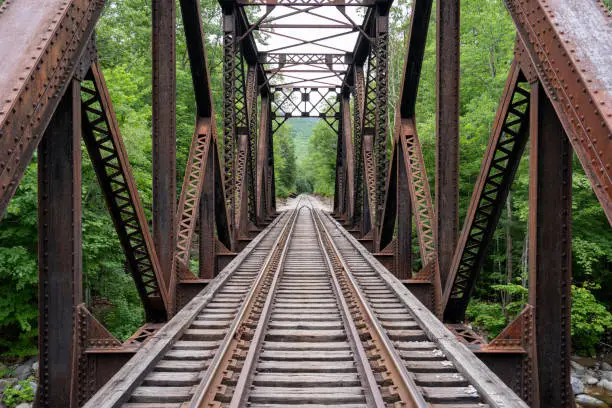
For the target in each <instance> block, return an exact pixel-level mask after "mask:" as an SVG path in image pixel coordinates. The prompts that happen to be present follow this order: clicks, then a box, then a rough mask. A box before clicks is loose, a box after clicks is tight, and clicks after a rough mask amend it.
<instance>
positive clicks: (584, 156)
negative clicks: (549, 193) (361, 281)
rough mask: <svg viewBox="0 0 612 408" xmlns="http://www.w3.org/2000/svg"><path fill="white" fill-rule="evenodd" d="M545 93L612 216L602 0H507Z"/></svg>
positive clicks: (611, 100) (611, 106) (607, 30)
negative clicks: (578, 0) (572, 0)
mask: <svg viewBox="0 0 612 408" xmlns="http://www.w3.org/2000/svg"><path fill="white" fill-rule="evenodd" d="M506 5H507V7H508V11H509V12H510V15H511V16H512V19H513V20H514V23H515V24H516V27H517V30H518V34H519V37H520V39H521V41H522V42H523V44H524V46H525V50H526V53H527V54H528V55H529V58H530V60H531V62H532V64H533V66H534V68H535V71H536V73H537V76H538V78H539V79H540V81H541V82H542V86H543V88H544V91H545V92H546V95H547V96H548V98H549V99H550V100H551V102H552V105H553V107H554V109H555V112H556V113H557V115H558V116H559V119H560V121H561V123H562V125H563V128H564V129H565V132H566V133H567V135H568V137H569V139H570V143H571V144H572V146H573V148H574V151H575V152H576V155H577V156H578V159H579V160H580V162H581V163H582V166H583V167H584V169H585V172H586V174H587V177H588V178H589V180H590V181H591V184H592V186H593V190H594V191H595V194H596V195H597V198H598V199H599V201H600V203H601V205H602V207H603V209H604V212H605V213H606V216H607V217H608V220H609V221H610V222H612V173H611V168H610V166H612V142H611V141H610V139H611V138H612V70H611V69H610V67H611V66H612V42H610V38H611V37H612V24H610V15H609V14H608V12H607V11H606V9H605V6H604V4H603V2H601V1H581V2H571V1H561V0H520V1H519V0H508V1H507V2H506Z"/></svg>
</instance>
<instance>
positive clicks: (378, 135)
mask: <svg viewBox="0 0 612 408" xmlns="http://www.w3.org/2000/svg"><path fill="white" fill-rule="evenodd" d="M388 23H389V22H388V16H387V15H386V14H383V11H382V10H381V9H380V8H378V7H377V8H375V9H374V23H373V24H372V27H371V30H372V31H371V32H370V35H371V36H372V43H371V46H370V52H369V56H368V59H367V73H366V82H365V95H364V105H363V106H364V108H363V121H362V123H363V124H362V130H361V133H362V137H363V139H364V169H365V182H366V185H367V192H368V206H369V211H370V214H369V218H370V223H371V225H372V231H373V232H374V236H373V238H374V248H375V249H379V245H380V242H379V238H378V234H379V232H380V225H381V223H382V213H383V210H384V199H385V184H386V180H387V173H388V163H387V87H388V39H389V38H388V37H389V33H388ZM368 139H372V140H371V142H370V141H369V140H368ZM370 143H371V150H370V148H369V146H370ZM364 232H365V231H364Z"/></svg>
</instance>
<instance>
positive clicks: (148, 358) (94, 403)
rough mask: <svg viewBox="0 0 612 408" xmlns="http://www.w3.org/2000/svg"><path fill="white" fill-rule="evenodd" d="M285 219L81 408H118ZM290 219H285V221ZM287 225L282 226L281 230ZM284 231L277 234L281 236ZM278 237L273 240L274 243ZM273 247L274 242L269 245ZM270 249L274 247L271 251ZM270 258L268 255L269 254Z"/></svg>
mask: <svg viewBox="0 0 612 408" xmlns="http://www.w3.org/2000/svg"><path fill="white" fill-rule="evenodd" d="M283 219H284V217H283V216H279V217H277V218H276V219H275V220H274V221H273V222H272V223H271V224H270V225H269V226H268V227H266V229H265V230H264V231H262V233H261V234H259V235H258V236H257V237H256V238H255V239H254V240H253V241H252V242H251V243H250V244H249V245H247V247H246V248H245V249H244V250H243V251H242V252H241V253H240V254H239V255H238V257H236V258H235V259H234V260H232V261H231V262H230V263H229V264H228V265H227V266H226V267H225V268H224V269H223V271H222V272H221V273H220V274H219V275H218V276H217V278H216V279H215V280H214V281H213V282H211V283H210V284H209V285H208V286H207V287H206V288H205V289H204V290H203V291H202V292H200V293H199V294H198V295H197V296H196V297H194V298H193V299H192V300H191V301H190V302H189V303H188V304H187V305H186V306H185V307H183V308H182V309H181V310H180V312H178V313H177V314H176V315H175V316H174V318H173V319H172V320H171V321H170V322H169V323H168V324H166V325H165V326H164V327H163V328H162V329H160V331H159V332H157V333H156V334H155V335H154V336H153V337H151V339H150V340H149V341H148V342H147V343H146V344H144V345H143V346H142V347H141V348H140V350H139V351H138V352H137V353H136V355H135V356H134V357H133V358H132V359H130V361H128V362H127V363H126V364H125V365H124V366H123V367H122V368H121V369H120V370H119V371H118V372H117V373H116V374H115V375H114V376H113V377H112V378H111V379H110V380H109V381H108V382H107V383H106V384H105V385H104V386H103V387H102V388H100V389H99V390H98V391H97V392H96V394H94V396H93V397H92V398H91V399H89V401H87V402H86V403H85V405H84V406H83V407H84V408H119V407H121V406H122V405H123V404H124V403H126V402H127V400H128V399H129V398H130V396H131V395H132V393H133V392H134V390H135V389H136V388H137V387H138V386H139V384H141V383H142V381H143V380H144V378H145V377H146V376H147V375H148V374H149V373H150V372H151V371H152V370H153V369H154V367H155V364H156V363H157V362H159V361H160V360H161V359H162V358H163V357H164V355H165V354H166V353H167V352H168V351H169V350H170V349H171V348H172V346H173V344H174V343H175V342H176V341H178V340H179V338H180V337H181V336H182V335H183V333H184V332H185V329H186V328H188V327H189V326H190V324H191V323H192V322H193V321H194V320H195V319H196V317H197V315H198V314H199V313H200V312H201V311H202V310H203V309H204V308H205V307H206V306H207V305H208V304H209V303H210V302H211V301H213V300H214V297H215V295H216V294H217V293H218V292H219V291H220V290H221V289H222V288H223V287H224V285H226V284H227V283H228V282H229V281H230V279H231V277H232V276H233V275H234V273H235V272H236V271H237V270H238V269H239V268H240V266H241V265H242V264H243V263H244V262H245V261H246V260H247V259H248V258H247V257H248V255H249V254H251V253H252V252H253V251H254V250H255V249H256V248H257V247H258V246H259V245H260V243H261V242H262V241H263V240H264V238H265V237H267V236H268V234H269V233H270V232H271V231H272V230H273V229H274V228H275V227H276V226H277V225H278V224H279V223H281V222H282V220H283ZM288 223H289V221H287V224H288ZM287 224H285V226H283V230H284V229H285V228H286V226H287ZM283 230H281V232H280V233H279V237H280V236H282V233H283ZM277 241H278V238H277V239H276V240H275V243H276V242H277ZM272 248H274V245H273V246H272ZM272 252H273V249H272V250H271V251H270V253H272ZM268 257H270V255H268Z"/></svg>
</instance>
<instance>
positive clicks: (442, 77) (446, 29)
mask: <svg viewBox="0 0 612 408" xmlns="http://www.w3.org/2000/svg"><path fill="white" fill-rule="evenodd" d="M435 206H436V208H435V211H436V213H435V216H436V219H437V220H438V221H439V222H437V223H436V228H437V238H438V263H439V265H440V280H441V281H442V285H444V284H445V283H446V281H447V277H448V275H449V272H450V267H451V263H452V260H453V251H454V249H455V246H456V244H457V236H458V230H459V0H437V3H436V182H435Z"/></svg>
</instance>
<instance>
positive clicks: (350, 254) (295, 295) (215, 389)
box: [86, 200, 526, 408]
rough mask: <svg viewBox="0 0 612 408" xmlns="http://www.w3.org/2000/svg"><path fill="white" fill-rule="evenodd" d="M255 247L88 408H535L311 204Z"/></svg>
mask: <svg viewBox="0 0 612 408" xmlns="http://www.w3.org/2000/svg"><path fill="white" fill-rule="evenodd" d="M246 251H247V253H246V254H244V255H243V254H241V256H242V259H236V260H235V262H233V263H232V264H230V265H229V266H228V268H227V269H226V270H224V272H222V274H221V275H220V277H219V278H217V280H215V282H213V283H211V285H210V287H209V288H207V289H205V290H204V291H203V292H202V293H200V295H198V297H196V298H195V299H194V300H193V301H192V302H190V303H189V304H188V305H187V306H186V307H185V308H184V309H183V310H182V311H181V312H180V313H179V314H178V315H177V316H176V317H175V318H174V319H173V320H172V321H171V322H170V323H169V324H168V325H167V326H166V327H165V328H164V329H162V330H161V331H160V333H158V334H157V335H156V336H154V337H153V338H152V339H151V340H150V341H149V343H147V344H146V345H145V346H144V347H143V350H141V351H139V352H138V354H137V355H136V357H135V358H133V359H132V360H130V362H129V363H128V364H127V365H126V366H125V367H124V368H123V369H122V370H121V371H120V372H119V373H117V375H115V376H114V377H113V379H112V380H111V381H110V382H109V383H108V384H107V385H105V386H104V387H103V388H102V389H101V390H100V391H99V392H98V393H97V394H96V395H95V396H94V397H93V398H92V400H90V401H89V402H88V404H87V405H86V407H91V408H102V407H127V408H141V407H152V408H170V407H176V408H179V407H180V408H186V407H190V408H196V407H233V408H237V407H260V408H263V407H266V408H280V407H322V406H327V407H332V406H333V407H341V408H352V407H383V406H388V407H392V406H398V407H399V406H406V407H435V408H442V407H445V408H446V407H457V408H475V407H504V408H508V407H526V405H525V404H524V403H523V402H522V401H521V400H520V399H519V398H518V397H517V396H516V395H515V394H514V393H513V392H512V391H511V390H510V389H509V388H508V387H506V386H505V385H504V384H503V383H502V382H501V380H499V379H498V378H497V377H496V376H494V375H493V374H492V373H491V372H490V371H489V370H488V369H487V368H486V366H485V365H484V364H483V363H481V362H480V361H479V360H478V358H477V357H475V356H474V355H473V354H472V353H471V352H470V351H469V350H468V349H467V348H466V347H464V346H463V345H460V344H459V343H458V341H457V340H456V339H455V338H454V337H453V336H452V334H451V333H450V332H448V330H446V329H444V327H443V325H442V324H441V323H440V322H439V321H437V319H435V317H434V316H433V315H432V314H431V313H430V312H429V311H428V310H427V309H426V308H425V307H424V306H423V305H422V304H420V302H418V300H416V298H414V296H412V295H411V294H410V293H409V292H408V291H407V290H406V289H405V288H404V287H403V286H401V284H400V283H399V281H397V280H396V279H395V278H394V277H392V276H391V275H390V274H389V272H387V271H386V270H384V268H383V270H381V266H380V264H378V263H377V262H376V261H375V260H374V259H373V257H371V255H370V254H368V253H366V252H365V251H364V250H363V248H362V247H360V246H359V244H358V243H357V242H356V240H354V239H353V238H352V237H351V236H350V234H348V233H347V232H346V231H345V230H343V229H342V228H341V227H340V226H339V224H337V223H336V222H335V221H334V220H333V219H332V218H331V217H330V216H328V215H326V214H324V213H323V212H322V211H320V210H317V209H315V208H313V206H312V203H311V202H310V201H309V200H302V201H300V203H298V206H297V208H296V209H295V210H292V211H289V212H286V213H284V214H283V215H282V216H280V217H279V218H278V219H277V220H276V221H275V222H274V223H273V224H272V225H270V226H269V227H268V228H267V229H266V230H265V231H264V232H263V233H262V234H261V235H260V237H258V238H257V239H256V240H255V241H253V242H252V243H251V244H250V245H249V247H247V250H246ZM398 284H399V285H400V286H398ZM164 330H166V332H164ZM138 356H146V358H145V359H144V360H143V359H139V358H138Z"/></svg>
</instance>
